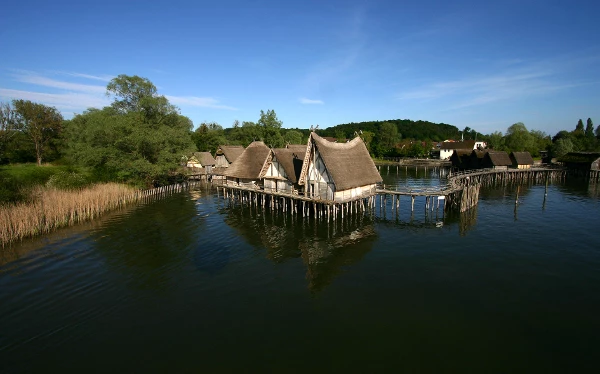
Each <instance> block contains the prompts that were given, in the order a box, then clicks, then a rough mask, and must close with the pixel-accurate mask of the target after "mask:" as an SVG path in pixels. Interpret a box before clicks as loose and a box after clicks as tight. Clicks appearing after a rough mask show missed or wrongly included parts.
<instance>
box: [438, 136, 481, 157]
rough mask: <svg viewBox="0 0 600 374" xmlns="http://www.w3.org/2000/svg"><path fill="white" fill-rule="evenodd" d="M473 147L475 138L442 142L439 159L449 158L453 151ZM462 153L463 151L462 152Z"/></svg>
mask: <svg viewBox="0 0 600 374" xmlns="http://www.w3.org/2000/svg"><path fill="white" fill-rule="evenodd" d="M473 149H475V140H465V141H462V142H443V143H442V144H441V145H440V160H449V159H450V157H452V154H453V153H454V151H457V150H462V151H469V153H471V151H472V150H473ZM463 153H464V152H463Z"/></svg>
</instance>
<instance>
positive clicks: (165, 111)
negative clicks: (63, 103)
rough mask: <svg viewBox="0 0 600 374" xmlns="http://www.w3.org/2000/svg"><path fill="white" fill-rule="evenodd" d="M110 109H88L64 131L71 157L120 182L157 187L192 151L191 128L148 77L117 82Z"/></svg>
mask: <svg viewBox="0 0 600 374" xmlns="http://www.w3.org/2000/svg"><path fill="white" fill-rule="evenodd" d="M107 89H108V92H109V93H110V94H112V95H114V101H113V103H112V105H111V106H109V107H105V108H103V109H100V110H99V109H89V110H87V111H86V112H84V113H83V114H80V115H76V116H75V117H74V118H73V119H72V120H71V121H69V122H68V124H67V125H66V126H65V128H66V130H65V131H66V134H65V137H66V139H67V144H68V147H67V149H66V152H67V155H68V156H69V158H70V159H71V160H72V161H73V162H75V163H76V164H78V165H82V166H88V167H92V168H94V169H95V170H97V171H101V172H103V173H106V174H107V175H108V176H109V177H110V178H111V179H114V178H116V179H117V180H120V181H128V182H135V181H143V182H144V183H145V184H146V185H158V184H161V183H165V182H167V181H168V179H169V177H170V176H172V175H174V172H175V170H176V169H177V167H178V165H179V163H180V162H181V159H182V157H185V156H186V155H187V154H189V153H191V152H192V151H193V150H194V145H193V143H192V140H191V138H190V131H191V130H192V127H193V124H192V122H191V121H190V120H189V119H188V118H187V117H184V116H182V115H180V114H179V111H178V109H177V108H176V107H175V106H173V105H171V104H170V103H169V102H168V100H167V99H166V98H165V97H164V96H160V95H158V94H157V93H156V88H155V87H154V85H153V84H152V83H151V82H150V81H148V80H147V79H145V78H140V77H138V76H133V77H130V76H124V75H120V76H119V77H117V78H115V79H113V80H112V81H111V82H110V83H109V85H108V87H107Z"/></svg>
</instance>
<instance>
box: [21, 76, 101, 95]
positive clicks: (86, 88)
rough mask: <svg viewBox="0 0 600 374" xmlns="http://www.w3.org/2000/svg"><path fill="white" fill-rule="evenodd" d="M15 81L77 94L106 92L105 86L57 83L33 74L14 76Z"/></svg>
mask: <svg viewBox="0 0 600 374" xmlns="http://www.w3.org/2000/svg"><path fill="white" fill-rule="evenodd" d="M15 79H16V80H17V81H18V82H22V83H29V84H35V85H37V86H44V87H51V88H58V89H62V90H69V91H77V92H87V93H92V94H94V93H96V94H104V93H105V92H106V86H96V85H90V84H79V83H71V82H64V81H58V80H54V79H51V78H46V77H42V76H41V75H34V74H27V75H23V74H17V75H15Z"/></svg>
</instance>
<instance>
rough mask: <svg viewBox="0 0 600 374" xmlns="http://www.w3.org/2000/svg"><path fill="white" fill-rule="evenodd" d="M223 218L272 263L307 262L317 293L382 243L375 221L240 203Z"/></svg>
mask: <svg viewBox="0 0 600 374" xmlns="http://www.w3.org/2000/svg"><path fill="white" fill-rule="evenodd" d="M221 213H222V214H224V216H225V217H226V218H225V223H227V224H228V225H229V226H230V227H232V228H234V229H235V230H236V231H237V232H238V233H240V234H241V237H242V238H244V240H245V241H246V242H247V243H249V244H250V245H252V246H253V247H255V248H257V249H264V250H265V251H266V253H265V256H266V257H267V258H268V259H269V260H271V261H273V262H275V263H283V262H285V261H287V260H289V259H296V258H302V261H303V263H304V265H305V266H306V279H307V282H308V288H309V290H310V291H311V292H313V293H316V292H319V291H321V290H323V289H324V288H325V287H326V286H328V285H329V284H331V283H332V282H333V280H334V279H335V278H336V276H338V275H339V274H341V273H342V272H343V271H344V268H345V267H347V266H350V265H352V264H355V263H357V262H359V261H360V260H361V259H362V258H363V257H364V256H365V255H366V254H367V253H368V252H369V251H371V249H372V247H373V243H374V242H375V241H376V239H377V233H376V231H375V228H374V224H373V221H372V220H371V219H370V218H369V217H368V216H365V215H354V216H351V217H349V218H347V219H344V220H338V221H336V222H333V221H330V222H327V221H326V220H315V219H314V218H312V217H298V216H292V215H290V214H285V213H282V212H276V211H270V210H266V211H262V210H261V209H260V208H256V207H250V206H247V205H246V206H240V205H239V204H235V205H228V206H226V207H223V208H222V210H221Z"/></svg>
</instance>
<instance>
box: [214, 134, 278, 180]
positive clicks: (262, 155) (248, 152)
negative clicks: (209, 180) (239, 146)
mask: <svg viewBox="0 0 600 374" xmlns="http://www.w3.org/2000/svg"><path fill="white" fill-rule="evenodd" d="M268 154H269V147H267V146H266V145H265V143H263V142H258V141H256V142H252V143H250V145H249V146H248V148H246V149H245V150H244V151H243V152H242V154H241V155H240V156H239V157H238V158H237V159H236V160H235V161H234V162H233V163H232V164H231V165H229V167H228V168H227V170H225V171H224V172H223V174H224V175H226V176H228V177H234V178H243V179H258V178H259V176H260V172H261V169H262V167H263V164H264V163H265V159H266V158H267V155H268ZM226 157H227V156H226Z"/></svg>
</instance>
